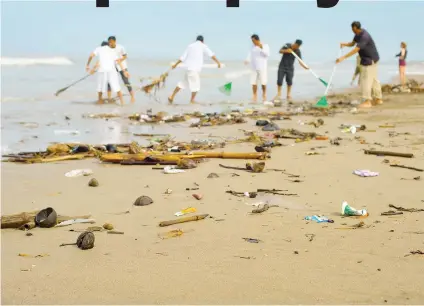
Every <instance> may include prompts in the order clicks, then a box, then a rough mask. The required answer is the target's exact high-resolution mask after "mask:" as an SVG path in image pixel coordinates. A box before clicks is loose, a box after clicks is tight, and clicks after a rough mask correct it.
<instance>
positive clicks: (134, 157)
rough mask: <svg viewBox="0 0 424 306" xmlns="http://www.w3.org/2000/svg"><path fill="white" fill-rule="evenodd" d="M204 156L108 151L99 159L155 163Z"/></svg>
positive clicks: (115, 161) (112, 161)
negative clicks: (151, 161)
mask: <svg viewBox="0 0 424 306" xmlns="http://www.w3.org/2000/svg"><path fill="white" fill-rule="evenodd" d="M205 157H206V156H204V155H200V154H197V153H196V155H183V154H163V155H160V154H154V155H153V154H151V155H148V154H144V153H140V154H121V153H110V154H103V155H102V156H101V157H100V160H101V161H103V162H109V163H121V162H122V161H124V160H131V161H145V160H146V159H148V160H152V159H153V160H155V161H156V160H157V163H159V162H162V161H168V162H169V161H174V162H178V161H179V160H180V159H182V158H190V159H201V158H205Z"/></svg>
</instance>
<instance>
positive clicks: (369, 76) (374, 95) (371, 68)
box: [336, 21, 383, 108]
mask: <svg viewBox="0 0 424 306" xmlns="http://www.w3.org/2000/svg"><path fill="white" fill-rule="evenodd" d="M351 27H352V31H353V33H354V34H355V36H354V38H353V41H352V42H349V43H340V48H343V47H353V46H355V48H354V49H353V50H352V51H350V52H349V53H347V54H346V55H344V56H342V57H340V58H338V59H337V60H336V64H339V63H341V62H342V61H344V60H345V59H347V58H349V57H351V56H353V55H355V54H357V53H359V56H360V57H361V74H360V84H361V92H362V100H363V102H362V103H361V104H360V105H359V107H362V108H369V107H372V106H373V104H375V105H379V104H383V100H382V99H383V96H382V93H381V84H380V81H379V80H378V69H377V68H378V61H379V60H380V56H379V54H378V51H377V47H376V45H375V43H374V40H373V39H372V37H371V35H370V34H369V33H368V31H366V30H365V29H362V26H361V23H360V22H359V21H354V22H352V24H351Z"/></svg>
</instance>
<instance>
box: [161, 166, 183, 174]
mask: <svg viewBox="0 0 424 306" xmlns="http://www.w3.org/2000/svg"><path fill="white" fill-rule="evenodd" d="M183 172H185V171H184V170H182V169H177V168H176V167H175V166H166V167H165V168H164V169H163V173H166V174H176V173H183Z"/></svg>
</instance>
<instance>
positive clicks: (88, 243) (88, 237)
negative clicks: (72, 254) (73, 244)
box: [77, 232, 95, 250]
mask: <svg viewBox="0 0 424 306" xmlns="http://www.w3.org/2000/svg"><path fill="white" fill-rule="evenodd" d="M94 240H95V236H94V234H93V233H92V232H84V233H81V235H79V236H78V239H77V246H78V247H79V248H80V249H81V250H88V249H92V248H93V247H94Z"/></svg>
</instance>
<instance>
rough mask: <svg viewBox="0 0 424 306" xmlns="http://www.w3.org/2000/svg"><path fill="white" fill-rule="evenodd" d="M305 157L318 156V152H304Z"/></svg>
mask: <svg viewBox="0 0 424 306" xmlns="http://www.w3.org/2000/svg"><path fill="white" fill-rule="evenodd" d="M305 155H319V152H317V151H308V152H305Z"/></svg>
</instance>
